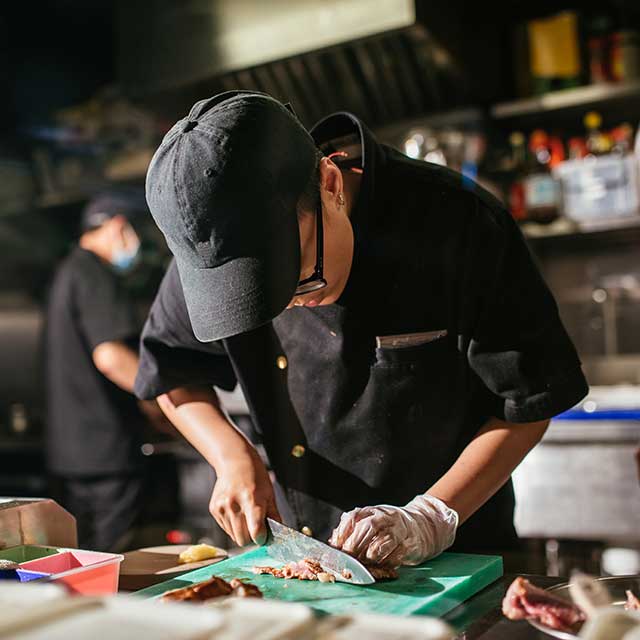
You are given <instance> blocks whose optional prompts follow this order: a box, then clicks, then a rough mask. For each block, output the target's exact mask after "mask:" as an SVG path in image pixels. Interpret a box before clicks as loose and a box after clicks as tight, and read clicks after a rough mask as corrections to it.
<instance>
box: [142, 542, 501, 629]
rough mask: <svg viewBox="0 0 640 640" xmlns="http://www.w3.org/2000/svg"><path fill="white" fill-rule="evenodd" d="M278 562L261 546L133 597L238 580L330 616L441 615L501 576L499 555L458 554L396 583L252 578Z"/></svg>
mask: <svg viewBox="0 0 640 640" xmlns="http://www.w3.org/2000/svg"><path fill="white" fill-rule="evenodd" d="M277 564H279V563H276V562H274V561H273V560H272V559H271V558H270V557H269V556H268V555H267V551H266V549H265V548H264V547H262V548H259V549H255V550H253V551H249V552H247V553H243V554H241V555H239V556H235V557H233V558H229V559H228V560H224V561H222V562H219V563H217V564H213V565H210V566H208V567H204V568H202V569H197V570H196V571H191V572H190V573H185V574H183V575H181V576H180V577H179V578H174V579H172V580H168V581H167V582H163V583H162V584H157V585H154V586H153V587H149V588H148V589H143V590H142V591H138V592H137V595H140V596H142V597H147V598H152V597H155V596H159V595H161V594H162V593H164V592H165V591H167V590H169V589H177V588H179V587H186V586H189V585H190V584H193V583H195V582H201V581H202V580H207V579H208V578H210V577H211V576H220V577H221V578H224V579H225V580H231V579H232V578H239V579H240V580H243V581H245V582H251V583H252V584H255V585H257V586H258V587H259V588H260V589H261V590H262V593H263V594H264V596H265V598H270V599H274V600H288V601H290V602H300V603H302V604H306V605H307V606H310V607H313V608H314V609H316V610H317V611H321V612H324V613H329V614H345V613H355V612H360V613H362V612H366V611H370V612H375V613H387V614H394V615H405V616H406V615H412V614H417V613H423V614H428V615H432V616H441V615H443V614H445V613H446V612H447V611H450V610H451V609H453V608H455V607H457V606H458V605H459V604H460V603H461V602H464V601H465V600H466V599H468V598H470V597H471V596H472V595H473V594H475V593H477V592H478V591H480V590H481V589H483V588H484V587H486V586H487V585H488V584H491V583H492V582H493V581H494V580H497V579H498V578H499V577H500V576H501V575H502V558H501V557H499V556H481V555H470V554H463V553H443V554H442V555H440V556H439V557H437V558H435V559H433V560H429V561H427V562H425V563H424V564H423V565H420V566H419V567H401V568H400V570H399V573H400V577H399V578H398V579H397V580H393V581H389V582H379V583H376V584H374V585H370V586H356V585H350V584H344V583H333V584H332V583H320V582H308V581H301V580H282V579H279V578H274V577H273V576H269V575H260V576H257V575H255V574H254V573H253V572H252V570H251V569H252V567H254V566H268V565H271V566H273V565H277Z"/></svg>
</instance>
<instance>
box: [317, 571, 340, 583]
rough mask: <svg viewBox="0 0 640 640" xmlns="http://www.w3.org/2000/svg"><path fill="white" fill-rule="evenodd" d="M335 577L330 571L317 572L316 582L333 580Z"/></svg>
mask: <svg viewBox="0 0 640 640" xmlns="http://www.w3.org/2000/svg"><path fill="white" fill-rule="evenodd" d="M335 581H336V579H335V578H334V577H333V576H332V575H331V574H330V573H325V572H322V573H319V574H318V582H335Z"/></svg>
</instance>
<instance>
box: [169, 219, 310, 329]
mask: <svg viewBox="0 0 640 640" xmlns="http://www.w3.org/2000/svg"><path fill="white" fill-rule="evenodd" d="M296 228H297V225H296ZM294 245H295V246H293V247H292V246H291V245H290V250H289V251H280V252H279V253H276V254H271V255H270V256H269V257H268V258H256V257H241V258H235V259H233V260H230V261H229V262H226V263H225V264H222V265H220V266H218V267H215V268H210V269H194V268H193V267H191V266H190V265H187V264H185V263H184V262H182V263H181V261H180V260H178V259H176V264H177V266H178V273H179V274H180V280H181V282H182V289H183V291H184V297H185V302H186V304H187V310H188V312H189V318H190V320H191V326H192V328H193V333H194V335H195V337H196V338H197V339H198V340H199V341H200V342H212V341H214V340H221V339H222V338H229V337H231V336H234V335H237V334H240V333H245V332H247V331H251V330H253V329H257V328H258V327H260V326H262V325H264V324H266V323H267V322H270V321H271V320H273V319H274V318H275V317H276V316H278V315H279V314H280V313H281V312H282V311H284V309H285V308H286V307H287V305H288V304H289V302H291V299H292V298H293V296H294V294H295V290H296V286H297V284H298V279H299V276H300V266H299V265H300V245H299V240H298V237H297V234H296V238H295V243H294ZM280 249H282V247H280Z"/></svg>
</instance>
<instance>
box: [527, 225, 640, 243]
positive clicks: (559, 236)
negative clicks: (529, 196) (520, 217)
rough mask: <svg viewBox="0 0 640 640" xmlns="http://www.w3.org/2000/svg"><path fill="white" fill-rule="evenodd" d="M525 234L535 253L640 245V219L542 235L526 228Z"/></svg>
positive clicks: (568, 229)
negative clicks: (569, 248) (562, 249)
mask: <svg viewBox="0 0 640 640" xmlns="http://www.w3.org/2000/svg"><path fill="white" fill-rule="evenodd" d="M523 234H524V236H525V238H526V239H527V242H528V243H529V244H530V245H531V247H532V248H533V249H534V251H544V250H555V249H559V248H567V247H571V248H593V247H596V248H602V247H605V246H607V245H612V244H613V245H621V244H622V245H625V244H629V243H634V242H635V243H640V217H637V218H634V219H631V220H625V221H624V222H620V221H618V222H617V223H615V224H613V223H612V224H611V225H609V226H600V227H595V228H592V229H576V228H575V227H573V228H567V229H566V230H563V231H558V232H553V231H551V232H549V233H542V234H539V233H535V234H534V233H531V232H530V231H528V230H527V228H526V227H524V228H523Z"/></svg>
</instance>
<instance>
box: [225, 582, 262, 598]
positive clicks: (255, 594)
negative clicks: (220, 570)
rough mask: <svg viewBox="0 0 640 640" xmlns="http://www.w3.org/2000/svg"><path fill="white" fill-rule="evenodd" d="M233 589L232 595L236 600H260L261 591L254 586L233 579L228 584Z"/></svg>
mask: <svg viewBox="0 0 640 640" xmlns="http://www.w3.org/2000/svg"><path fill="white" fill-rule="evenodd" d="M229 584H230V585H231V587H232V588H233V595H234V596H237V597H238V598H262V591H260V589H258V587H256V585H255V584H247V583H246V582H242V580H238V578H234V579H233V580H232V581H231V582H230V583H229Z"/></svg>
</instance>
